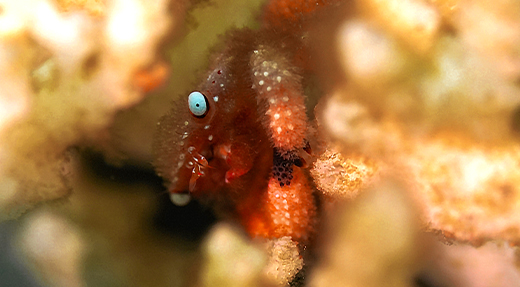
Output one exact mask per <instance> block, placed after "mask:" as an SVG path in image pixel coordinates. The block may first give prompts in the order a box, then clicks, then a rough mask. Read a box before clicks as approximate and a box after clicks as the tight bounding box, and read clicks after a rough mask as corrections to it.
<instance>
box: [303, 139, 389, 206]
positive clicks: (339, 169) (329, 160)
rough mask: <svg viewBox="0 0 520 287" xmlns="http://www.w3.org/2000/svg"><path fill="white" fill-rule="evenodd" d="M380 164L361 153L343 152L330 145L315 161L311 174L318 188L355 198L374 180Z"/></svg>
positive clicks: (343, 196) (332, 194)
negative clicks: (345, 153)
mask: <svg viewBox="0 0 520 287" xmlns="http://www.w3.org/2000/svg"><path fill="white" fill-rule="evenodd" d="M378 168H379V166H378V164H377V163H376V162H375V161H373V160H370V159H369V158H366V157H364V156H362V155H360V154H347V155H344V154H342V153H341V152H340V151H339V150H338V149H337V148H335V147H329V148H327V149H326V150H325V152H323V153H322V154H321V155H320V156H319V158H318V159H317V160H316V161H315V162H314V163H313V167H312V169H311V175H312V177H313V179H314V183H315V184H316V186H317V188H318V189H319V190H320V191H321V192H323V194H324V195H326V196H330V197H333V198H348V199H353V198H355V197H356V196H357V195H358V194H359V192H360V190H361V189H363V188H366V187H367V186H369V185H370V184H371V183H372V182H374V176H376V175H377V172H378Z"/></svg>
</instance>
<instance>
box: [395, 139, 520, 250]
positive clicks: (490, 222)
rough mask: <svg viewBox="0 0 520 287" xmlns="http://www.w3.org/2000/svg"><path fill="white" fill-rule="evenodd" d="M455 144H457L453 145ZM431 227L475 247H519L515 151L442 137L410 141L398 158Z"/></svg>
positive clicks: (518, 154)
mask: <svg viewBox="0 0 520 287" xmlns="http://www.w3.org/2000/svg"><path fill="white" fill-rule="evenodd" d="M457 141H458V142H457ZM401 156H402V158H401V160H402V161H403V164H404V165H405V166H407V168H404V169H408V171H409V173H410V174H409V176H410V179H412V180H413V181H414V182H415V184H416V187H417V194H418V195H421V196H423V197H424V200H425V202H424V203H425V206H424V208H425V212H426V213H427V217H428V221H429V225H430V228H432V229H439V230H442V231H446V232H448V233H450V234H452V236H454V237H455V238H457V239H459V240H463V241H472V242H474V243H477V244H478V243H479V242H482V241H483V240H488V239H493V238H495V239H497V238H501V239H505V240H509V241H512V242H519V240H520V230H519V229H518V225H519V224H520V213H519V210H520V190H519V188H518V186H519V184H520V171H519V169H518V165H519V164H518V163H519V162H520V147H519V146H518V145H513V146H505V147H487V146H483V145H475V144H471V143H467V142H461V141H460V139H456V138H452V139H451V141H450V139H449V138H448V137H443V138H441V139H438V140H429V141H417V142H414V144H413V146H412V147H411V150H410V153H409V154H403V155H401Z"/></svg>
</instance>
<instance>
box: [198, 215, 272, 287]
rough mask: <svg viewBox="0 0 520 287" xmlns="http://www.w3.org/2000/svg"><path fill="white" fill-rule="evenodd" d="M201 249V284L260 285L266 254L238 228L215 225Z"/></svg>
mask: <svg viewBox="0 0 520 287" xmlns="http://www.w3.org/2000/svg"><path fill="white" fill-rule="evenodd" d="M203 248H204V250H203V251H202V253H203V256H204V265H203V266H202V270H201V286H237V287H240V286H244V287H245V286H262V276H263V273H262V270H263V268H264V266H265V264H266V262H267V257H266V254H265V253H264V251H263V250H262V249H261V248H259V247H258V246H255V245H254V244H253V243H252V242H250V241H248V240H247V239H246V237H245V236H243V235H242V234H241V233H240V232H239V231H238V230H237V229H235V228H233V227H231V226H229V225H227V224H225V223H220V224H217V225H216V226H215V227H214V228H213V230H212V231H211V233H210V234H209V235H208V237H207V238H206V242H205V244H204V247H203ZM231 274H232V276H230V275H231Z"/></svg>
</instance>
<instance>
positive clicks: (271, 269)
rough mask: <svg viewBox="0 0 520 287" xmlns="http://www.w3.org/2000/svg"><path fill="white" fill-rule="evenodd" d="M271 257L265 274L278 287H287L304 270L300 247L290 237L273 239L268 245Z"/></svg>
mask: <svg viewBox="0 0 520 287" xmlns="http://www.w3.org/2000/svg"><path fill="white" fill-rule="evenodd" d="M266 249H267V250H268V253H269V257H268V262H267V266H266V267H265V269H264V272H265V273H267V275H266V276H267V278H268V279H270V280H271V281H273V282H274V283H275V284H276V285H278V286H286V285H288V284H289V282H291V281H292V280H293V278H294V276H296V274H297V273H298V272H299V271H300V270H301V269H302V268H303V264H304V263H303V258H302V257H301V256H300V252H299V249H298V245H297V244H296V242H294V241H293V240H291V238H290V237H289V236H284V237H281V238H276V239H271V240H269V242H268V244H267V248H266Z"/></svg>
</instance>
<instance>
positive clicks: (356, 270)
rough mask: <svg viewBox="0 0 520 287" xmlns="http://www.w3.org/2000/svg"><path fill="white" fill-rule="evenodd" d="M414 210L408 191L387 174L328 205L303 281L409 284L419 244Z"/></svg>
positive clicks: (417, 262)
mask: <svg viewBox="0 0 520 287" xmlns="http://www.w3.org/2000/svg"><path fill="white" fill-rule="evenodd" d="M417 214H418V211H417V209H416V208H415V207H414V204H413V203H412V200H411V198H410V195H409V194H408V193H407V192H406V191H405V190H404V189H403V188H402V187H400V186H399V185H398V184H396V183H393V182H391V181H387V180H384V181H383V182H382V183H381V184H379V185H378V186H376V187H374V188H372V189H371V190H369V191H367V192H366V193H364V194H363V195H361V196H360V197H359V198H358V200H356V201H355V202H353V203H351V204H349V205H346V206H345V203H343V206H341V205H339V207H338V206H337V207H336V210H335V211H333V210H332V209H330V210H329V214H328V215H329V216H330V221H328V222H329V226H328V229H326V230H325V231H324V232H327V241H326V244H323V245H321V247H320V248H321V249H322V250H321V252H322V253H321V254H322V255H321V257H320V259H319V262H318V263H317V266H315V268H314V269H313V271H312V274H311V275H310V277H311V278H310V279H309V280H310V282H309V286H412V285H411V282H412V278H413V276H414V274H415V272H417V271H418V270H419V268H420V260H418V258H421V256H420V255H421V253H422V251H421V250H422V249H423V247H424V245H423V244H424V243H423V239H422V238H421V237H422V235H421V233H420V232H419V227H420V224H419V221H417V220H416V219H417V217H416V215H417Z"/></svg>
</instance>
